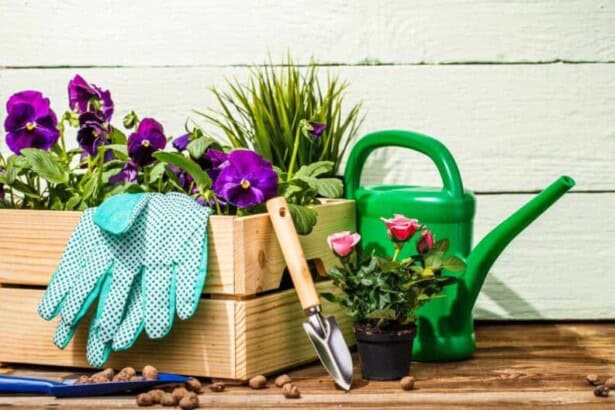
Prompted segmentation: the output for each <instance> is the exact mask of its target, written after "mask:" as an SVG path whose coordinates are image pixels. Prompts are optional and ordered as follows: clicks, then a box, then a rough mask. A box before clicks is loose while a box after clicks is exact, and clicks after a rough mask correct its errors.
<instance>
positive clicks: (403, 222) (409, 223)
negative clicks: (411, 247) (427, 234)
mask: <svg viewBox="0 0 615 410" xmlns="http://www.w3.org/2000/svg"><path fill="white" fill-rule="evenodd" d="M381 219H382V222H384V223H385V225H386V226H387V234H388V235H389V238H391V240H393V241H395V242H406V241H407V240H408V239H410V238H411V237H412V235H414V234H415V233H416V231H418V230H419V228H420V227H421V226H420V225H419V221H417V220H416V219H410V218H406V217H405V216H403V215H400V214H395V215H393V218H392V219H385V218H381Z"/></svg>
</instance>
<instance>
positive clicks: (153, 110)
mask: <svg viewBox="0 0 615 410" xmlns="http://www.w3.org/2000/svg"><path fill="white" fill-rule="evenodd" d="M614 44H615V43H614ZM247 71H248V69H247V68H241V67H234V68H232V67H227V68H215V67H214V68H211V67H205V68H194V67H180V68H177V67H174V68H117V69H100V68H98V69H85V68H84V69H73V68H71V69H55V70H45V69H32V70H0V83H1V84H3V86H2V88H1V89H0V101H4V100H6V99H7V98H8V97H9V96H10V95H11V94H12V93H13V92H15V91H17V90H23V89H38V90H41V91H43V92H44V93H45V94H46V95H48V96H49V97H50V99H51V101H52V106H53V107H54V109H55V110H56V111H57V112H61V111H63V110H64V109H65V108H67V101H66V99H67V98H66V84H67V83H68V80H69V79H70V78H71V77H72V76H73V75H74V74H75V73H76V72H79V73H81V74H82V75H83V76H85V78H87V79H88V80H90V81H92V82H94V83H96V84H99V85H102V86H103V87H104V88H109V89H111V90H112V92H113V98H114V102H115V106H116V114H115V119H114V123H115V124H117V125H118V126H120V124H121V117H122V116H123V115H124V114H126V113H127V112H129V111H130V110H131V109H136V110H137V112H138V114H139V115H141V116H142V117H144V116H148V117H149V116H153V117H155V118H157V119H158V120H159V121H161V122H162V124H164V127H165V131H166V133H167V135H178V134H179V133H181V132H183V129H184V122H185V120H186V117H187V116H190V117H192V118H194V119H197V120H198V116H196V115H194V114H191V110H192V109H195V108H196V109H200V110H206V109H207V108H208V107H214V100H213V98H212V95H211V93H210V92H209V91H208V90H207V88H208V87H209V86H211V85H220V84H222V81H223V80H224V78H225V77H229V78H232V77H235V76H237V77H239V78H245V75H246V73H247ZM330 71H331V72H334V73H338V74H339V75H340V76H341V77H342V78H343V79H346V80H348V81H349V82H350V88H349V94H348V104H351V103H353V102H357V101H359V100H363V102H364V108H365V112H366V113H367V114H368V116H367V118H366V121H365V123H364V126H363V127H362V129H361V133H366V132H369V131H373V130H378V129H388V128H401V129H411V130H415V131H420V132H424V133H426V134H429V135H431V136H434V137H436V138H438V139H440V140H441V141H442V142H443V143H444V144H445V145H446V146H447V147H448V148H449V149H450V150H451V152H452V153H453V155H454V157H455V159H456V160H457V162H458V164H459V168H460V170H461V174H462V176H463V182H464V185H465V186H466V187H468V188H471V189H473V190H475V191H480V192H531V191H535V190H538V189H542V188H544V187H545V186H546V185H547V184H549V183H550V182H551V181H552V179H554V178H555V177H556V176H559V175H562V174H569V175H570V176H572V177H574V178H575V179H576V180H577V186H576V187H575V189H576V190H581V191H592V190H599V191H602V190H608V191H613V190H615V180H613V178H605V177H604V175H611V174H615V161H614V160H613V153H614V152H615V138H614V136H615V128H614V127H613V121H612V118H615V94H614V93H612V92H611V90H612V89H613V88H615V64H549V65H449V66H391V67H332V68H330ZM324 74H325V72H323V75H324ZM477 79H480V81H478V82H477ZM161 85H164V86H161ZM169 101H173V104H169ZM4 115H5V112H4V111H0V121H3V120H4ZM206 128H208V129H210V131H212V132H214V133H215V134H217V135H219V133H218V132H217V131H214V130H211V127H206ZM66 138H67V141H69V142H70V143H71V144H72V145H73V146H74V145H75V141H76V140H75V137H74V135H71V134H70V133H68V134H67V137H66ZM0 143H1V144H4V139H2V141H1V142H0ZM2 147H5V146H4V145H2ZM0 149H1V150H2V152H3V153H6V152H7V150H6V148H0ZM370 158H371V161H370V162H369V163H368V165H367V166H366V178H365V181H366V182H367V183H383V182H384V183H410V184H419V185H424V184H428V185H440V184H441V181H440V180H439V177H438V175H437V173H436V171H435V167H434V166H433V164H431V163H430V162H429V161H428V160H427V159H426V158H424V157H422V156H420V155H418V154H413V153H411V152H409V151H407V150H396V149H391V150H388V149H386V150H378V151H376V152H374V154H373V155H372V156H371V157H370Z"/></svg>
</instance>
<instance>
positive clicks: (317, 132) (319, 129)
mask: <svg viewBox="0 0 615 410" xmlns="http://www.w3.org/2000/svg"><path fill="white" fill-rule="evenodd" d="M310 126H311V127H312V131H310V133H311V134H312V137H313V138H314V140H317V139H318V138H320V137H321V136H322V133H323V132H325V131H326V130H327V124H323V123H320V122H313V121H310Z"/></svg>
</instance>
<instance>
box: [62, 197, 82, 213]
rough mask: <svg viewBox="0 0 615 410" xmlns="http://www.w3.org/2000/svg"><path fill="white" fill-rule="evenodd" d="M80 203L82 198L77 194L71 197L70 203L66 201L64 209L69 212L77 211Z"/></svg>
mask: <svg viewBox="0 0 615 410" xmlns="http://www.w3.org/2000/svg"><path fill="white" fill-rule="evenodd" d="M80 202H81V196H79V194H75V195H73V196H71V197H70V198H69V200H68V201H66V204H65V205H64V209H66V210H69V211H70V210H73V209H76V208H77V206H78V205H79V203H80Z"/></svg>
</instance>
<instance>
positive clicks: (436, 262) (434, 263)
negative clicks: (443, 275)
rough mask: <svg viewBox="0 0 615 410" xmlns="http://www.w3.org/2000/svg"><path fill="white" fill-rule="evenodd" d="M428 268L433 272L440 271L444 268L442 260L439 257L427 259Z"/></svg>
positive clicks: (430, 256) (433, 256) (431, 256)
mask: <svg viewBox="0 0 615 410" xmlns="http://www.w3.org/2000/svg"><path fill="white" fill-rule="evenodd" d="M428 266H429V267H430V268H432V269H433V270H438V269H440V268H441V267H442V259H441V258H440V256H439V255H429V256H428V257H427V258H425V267H428Z"/></svg>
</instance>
